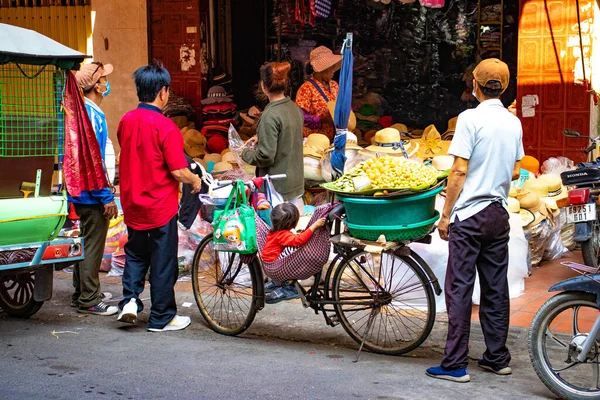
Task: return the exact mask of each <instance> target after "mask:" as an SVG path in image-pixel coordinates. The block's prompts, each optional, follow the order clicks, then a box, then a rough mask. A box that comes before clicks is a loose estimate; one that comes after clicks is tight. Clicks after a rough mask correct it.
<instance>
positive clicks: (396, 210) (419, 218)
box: [337, 185, 444, 228]
mask: <svg viewBox="0 0 600 400" xmlns="http://www.w3.org/2000/svg"><path fill="white" fill-rule="evenodd" d="M442 190H444V187H443V185H441V186H439V187H437V188H435V189H432V190H428V191H426V192H423V193H419V194H415V195H411V196H403V197H393V198H377V197H345V196H343V195H341V194H338V195H337V196H338V197H339V198H340V200H341V201H342V202H343V203H344V206H345V208H346V217H347V218H348V222H349V223H351V224H353V225H362V226H376V227H378V228H384V227H386V228H393V227H397V226H401V225H402V226H405V225H409V224H418V223H421V222H424V221H429V220H431V218H432V217H433V216H435V215H436V211H435V198H436V196H437V195H438V194H439V193H440V192H441V191H442Z"/></svg>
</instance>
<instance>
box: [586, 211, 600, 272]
mask: <svg viewBox="0 0 600 400" xmlns="http://www.w3.org/2000/svg"><path fill="white" fill-rule="evenodd" d="M581 253H582V255H583V262H584V263H585V265H588V266H590V267H594V268H598V267H599V266H600V221H598V219H596V221H594V223H593V225H592V237H591V238H590V239H589V240H586V241H585V242H581Z"/></svg>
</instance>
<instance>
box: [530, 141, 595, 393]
mask: <svg viewBox="0 0 600 400" xmlns="http://www.w3.org/2000/svg"><path fill="white" fill-rule="evenodd" d="M563 134H564V135H565V136H567V137H572V138H583V136H581V135H579V133H577V132H575V131H572V130H565V131H564V132H563ZM590 140H592V145H591V146H590V147H589V148H587V149H586V150H585V152H586V154H589V153H591V152H592V151H593V150H594V149H595V148H596V146H597V142H598V139H590ZM561 178H562V180H563V184H564V185H565V186H575V188H574V189H571V190H570V191H569V192H568V200H569V206H568V208H567V218H568V220H569V222H571V223H574V224H575V228H576V240H577V241H579V242H580V243H581V246H582V252H583V256H584V260H585V263H586V264H587V265H582V264H578V263H574V262H563V263H561V264H562V265H564V266H566V267H568V268H571V269H572V270H573V271H576V272H578V273H579V274H581V276H578V277H575V278H571V279H567V280H565V281H562V282H559V283H557V284H555V285H553V286H552V287H551V288H550V289H549V291H550V292H559V291H560V292H561V293H559V294H557V295H555V296H553V297H552V298H551V299H549V300H548V301H547V302H546V303H544V305H542V307H541V308H540V309H539V311H538V312H537V313H536V315H535V317H534V318H533V321H532V322H531V326H530V328H529V337H528V344H529V357H530V359H531V362H532V364H533V368H534V369H535V372H536V373H537V375H538V377H539V378H540V379H541V380H542V382H543V383H544V384H545V385H546V387H548V389H550V390H551V391H552V392H554V393H555V394H556V395H558V396H560V397H561V398H563V399H599V398H600V312H599V311H600V268H599V266H598V254H599V253H598V248H599V247H600V246H598V242H599V238H600V235H599V230H598V216H597V214H596V213H597V210H596V204H597V202H598V196H599V194H600V159H599V160H596V161H595V162H587V163H581V164H580V165H579V166H578V169H576V170H574V171H567V172H564V173H562V174H561Z"/></svg>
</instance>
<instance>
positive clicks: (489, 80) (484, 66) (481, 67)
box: [473, 58, 510, 91]
mask: <svg viewBox="0 0 600 400" xmlns="http://www.w3.org/2000/svg"><path fill="white" fill-rule="evenodd" d="M473 76H474V77H475V80H476V81H477V83H479V84H480V85H481V86H483V87H486V88H488V89H502V90H503V91H504V90H506V88H507V87H508V80H509V78H510V72H509V71H508V65H506V64H505V63H504V62H502V61H500V60H498V59H497V58H488V59H485V60H483V61H482V62H480V63H479V64H478V65H477V67H475V70H474V71H473ZM494 81H496V82H494ZM498 83H499V85H498Z"/></svg>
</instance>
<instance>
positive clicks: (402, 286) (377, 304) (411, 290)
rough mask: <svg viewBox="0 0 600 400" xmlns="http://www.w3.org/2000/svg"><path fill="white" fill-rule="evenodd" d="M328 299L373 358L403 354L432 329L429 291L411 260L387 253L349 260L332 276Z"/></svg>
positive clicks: (420, 270)
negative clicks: (331, 286)
mask: <svg viewBox="0 0 600 400" xmlns="http://www.w3.org/2000/svg"><path fill="white" fill-rule="evenodd" d="M333 298H334V300H335V302H336V303H337V304H336V305H335V308H336V312H337V315H338V318H339V321H340V323H341V324H342V326H343V327H344V329H345V330H346V332H347V333H348V334H349V335H350V336H351V337H352V338H353V339H354V340H355V341H356V342H357V343H359V344H360V343H362V342H363V340H364V347H366V348H367V349H369V350H370V351H372V352H374V353H380V354H389V355H400V354H405V353H407V352H409V351H412V350H414V349H415V348H417V347H419V346H420V345H421V344H422V343H423V342H424V341H425V339H427V336H429V334H430V333H431V329H432V328H433V323H434V320H435V298H434V294H433V289H432V288H431V284H430V283H429V280H428V279H427V276H426V274H425V273H424V272H423V270H422V269H421V267H420V266H419V265H418V264H417V263H416V262H415V261H414V260H413V259H411V258H410V257H406V256H397V255H394V254H392V253H388V252H384V253H382V254H381V257H380V256H379V255H373V254H371V253H366V252H361V253H357V254H355V255H353V256H351V257H350V258H349V259H347V260H346V261H345V262H344V263H343V264H342V265H341V266H340V267H339V268H338V269H337V271H336V273H335V276H334V278H333Z"/></svg>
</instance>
